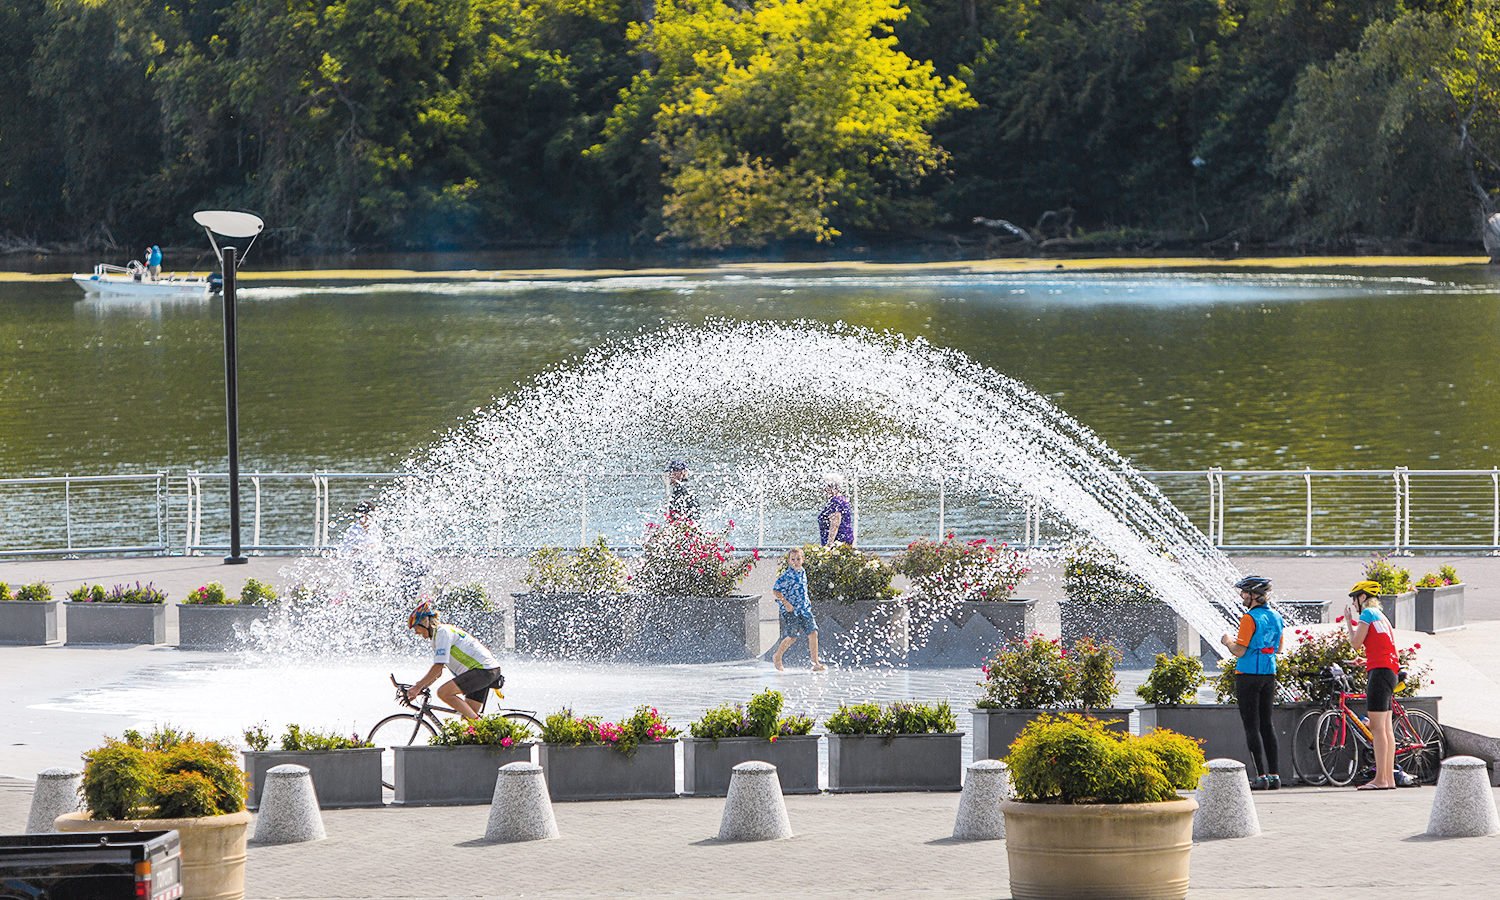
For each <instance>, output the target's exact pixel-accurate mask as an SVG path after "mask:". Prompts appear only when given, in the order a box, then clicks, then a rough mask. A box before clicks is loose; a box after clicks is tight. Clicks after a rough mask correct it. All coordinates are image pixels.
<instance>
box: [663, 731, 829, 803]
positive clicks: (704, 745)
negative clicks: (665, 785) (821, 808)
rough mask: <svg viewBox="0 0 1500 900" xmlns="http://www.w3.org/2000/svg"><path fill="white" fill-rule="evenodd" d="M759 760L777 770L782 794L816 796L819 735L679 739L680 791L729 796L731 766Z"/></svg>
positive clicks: (708, 795) (732, 767) (700, 794)
mask: <svg viewBox="0 0 1500 900" xmlns="http://www.w3.org/2000/svg"><path fill="white" fill-rule="evenodd" d="M751 760H759V761H760V762H768V763H770V764H771V765H773V766H775V767H776V775H777V777H778V778H779V779H780V780H781V792H782V793H783V794H816V793H818V735H815V734H802V735H791V736H785V737H778V738H777V739H776V740H774V741H770V740H767V739H765V738H758V737H738V738H719V739H718V740H709V739H698V738H686V737H685V738H683V739H682V789H683V791H684V792H686V793H689V794H696V795H698V796H700V797H704V796H706V797H723V796H725V795H726V794H728V793H729V779H730V776H731V775H733V774H734V767H735V766H737V765H739V764H740V763H742V762H750V761H751Z"/></svg>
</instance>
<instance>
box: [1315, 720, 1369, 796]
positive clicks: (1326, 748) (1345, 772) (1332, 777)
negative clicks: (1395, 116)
mask: <svg viewBox="0 0 1500 900" xmlns="http://www.w3.org/2000/svg"><path fill="white" fill-rule="evenodd" d="M1359 756H1360V749H1359V739H1358V737H1357V736H1356V732H1355V731H1354V729H1353V728H1350V727H1349V723H1348V722H1346V721H1344V713H1343V712H1342V711H1341V710H1337V709H1330V710H1325V711H1324V712H1323V714H1322V715H1321V716H1319V717H1318V765H1320V766H1322V768H1323V774H1324V775H1325V776H1326V777H1327V778H1328V783H1329V784H1332V785H1337V786H1338V787H1344V786H1346V785H1347V784H1349V782H1351V781H1353V780H1354V776H1355V775H1356V774H1357V773H1358V772H1359Z"/></svg>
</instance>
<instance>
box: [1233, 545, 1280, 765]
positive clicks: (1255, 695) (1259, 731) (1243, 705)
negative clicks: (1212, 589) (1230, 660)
mask: <svg viewBox="0 0 1500 900" xmlns="http://www.w3.org/2000/svg"><path fill="white" fill-rule="evenodd" d="M1234 586H1235V587H1236V588H1237V589H1238V590H1239V592H1240V603H1242V604H1243V605H1244V606H1245V614H1244V615H1243V616H1241V617H1240V630H1239V634H1237V635H1233V636H1231V635H1228V634H1226V635H1224V636H1223V637H1221V638H1220V639H1219V642H1220V643H1222V644H1223V645H1224V646H1226V647H1228V648H1229V652H1230V653H1233V654H1234V655H1235V656H1236V657H1238V660H1239V661H1238V662H1236V663H1235V666H1234V696H1235V702H1236V703H1238V704H1239V707H1240V723H1241V724H1242V725H1244V726H1245V743H1246V744H1247V745H1248V746H1249V748H1250V758H1251V759H1252V760H1254V761H1255V771H1256V777H1255V778H1254V779H1252V780H1251V782H1250V790H1252V791H1274V790H1276V789H1278V788H1280V787H1281V761H1280V759H1279V756H1280V754H1279V753H1278V752H1277V747H1276V729H1275V727H1274V726H1273V724H1272V722H1271V705H1272V703H1273V702H1274V701H1275V700H1276V654H1278V653H1280V652H1281V633H1282V630H1283V624H1284V623H1283V622H1282V620H1281V615H1280V614H1279V613H1277V612H1276V610H1274V609H1272V608H1271V607H1269V606H1267V605H1266V604H1267V603H1268V602H1269V600H1270V595H1271V579H1269V578H1263V577H1261V576H1259V575H1246V576H1245V577H1244V578H1241V579H1240V580H1239V581H1236V582H1235V583H1234Z"/></svg>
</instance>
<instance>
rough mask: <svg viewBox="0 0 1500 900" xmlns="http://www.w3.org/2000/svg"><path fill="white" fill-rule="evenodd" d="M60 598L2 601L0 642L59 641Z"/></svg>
mask: <svg viewBox="0 0 1500 900" xmlns="http://www.w3.org/2000/svg"><path fill="white" fill-rule="evenodd" d="M61 602H62V601H60V600H44V601H41V602H36V601H33V600H10V601H6V602H3V603H0V644H55V643H57V604H59V603H61Z"/></svg>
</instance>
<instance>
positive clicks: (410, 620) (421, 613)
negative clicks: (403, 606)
mask: <svg viewBox="0 0 1500 900" xmlns="http://www.w3.org/2000/svg"><path fill="white" fill-rule="evenodd" d="M437 615H438V614H437V610H435V609H433V608H432V602H431V601H429V600H423V601H422V602H421V603H418V604H417V608H416V609H413V610H412V611H411V615H409V616H407V617H406V627H407V628H416V627H417V626H418V625H421V624H423V623H425V622H427V620H428V619H436V618H437Z"/></svg>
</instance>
